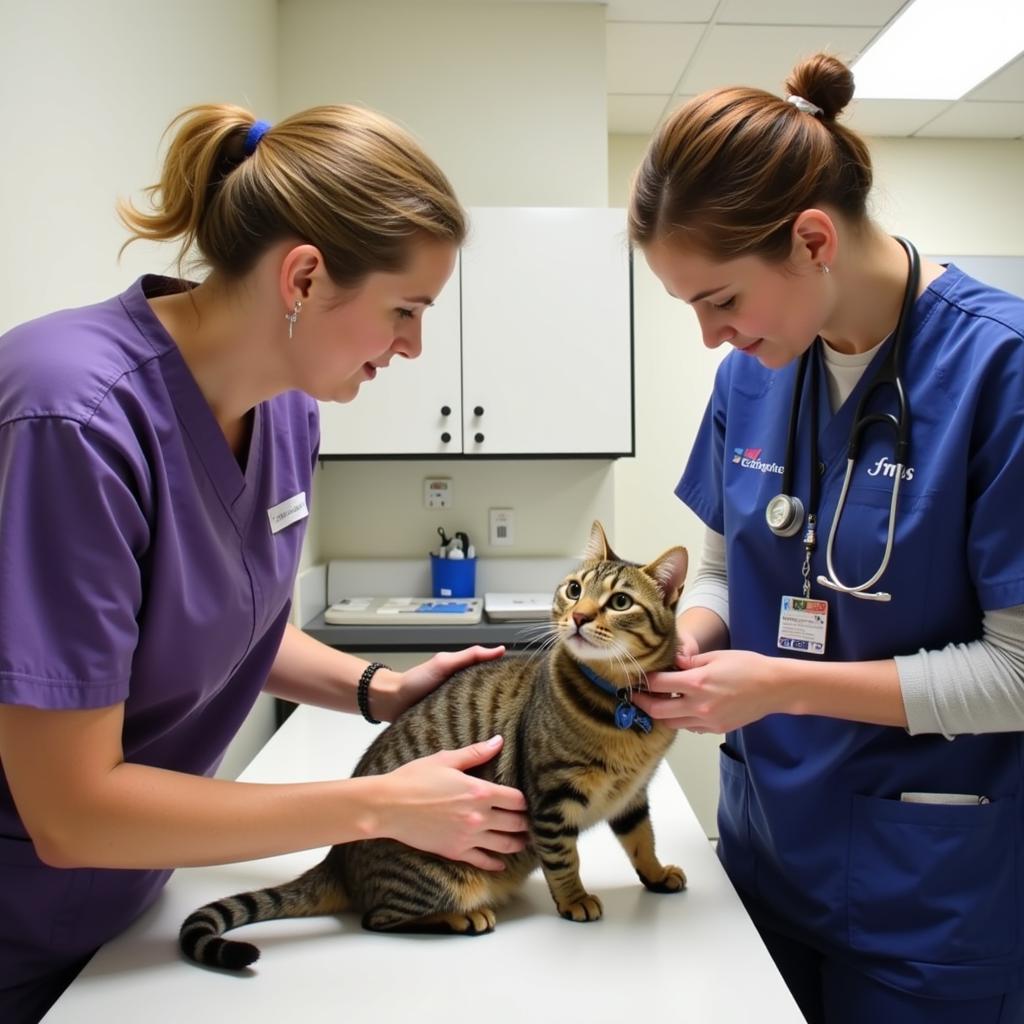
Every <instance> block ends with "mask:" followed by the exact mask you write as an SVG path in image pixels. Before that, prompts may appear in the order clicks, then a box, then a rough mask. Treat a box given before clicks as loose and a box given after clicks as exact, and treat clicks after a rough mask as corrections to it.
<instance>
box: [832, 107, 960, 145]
mask: <svg viewBox="0 0 1024 1024" xmlns="http://www.w3.org/2000/svg"><path fill="white" fill-rule="evenodd" d="M948 106H949V100H858V99H854V101H853V103H851V104H850V106H849V108H848V109H847V111H846V113H845V114H844V115H843V116H842V118H841V122H842V123H843V124H845V125H847V126H848V127H850V128H852V129H853V130H854V131H857V132H860V133H861V134H862V135H898V136H908V135H912V134H913V133H914V132H916V131H917V129H918V128H921V127H922V126H924V125H926V124H927V123H928V122H929V121H930V120H931V119H932V118H933V117H936V116H937V115H938V114H941V113H942V111H944V110H945V109H946V108H947V107H948Z"/></svg>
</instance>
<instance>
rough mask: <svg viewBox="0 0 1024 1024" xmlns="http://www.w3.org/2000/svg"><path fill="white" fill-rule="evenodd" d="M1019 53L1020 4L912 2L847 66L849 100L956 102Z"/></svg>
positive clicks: (1008, 0) (1022, 32)
mask: <svg viewBox="0 0 1024 1024" xmlns="http://www.w3.org/2000/svg"><path fill="white" fill-rule="evenodd" d="M1022 50H1024V2H1022V0H916V2H914V3H911V4H908V5H907V6H906V7H905V8H904V9H903V11H902V12H901V13H900V15H899V17H898V18H896V20H895V21H894V22H893V23H892V24H891V25H890V26H889V27H888V28H887V29H886V30H885V31H884V32H883V33H882V35H880V36H879V37H878V39H876V40H875V42H874V43H873V44H872V45H871V46H870V47H869V48H868V49H867V50H866V51H865V52H864V55H863V56H862V57H861V58H860V59H859V60H858V61H857V62H856V63H855V64H854V65H853V74H854V80H855V83H856V92H855V96H856V97H857V98H858V99H905V100H958V99H960V97H961V96H963V95H964V94H965V93H967V92H970V90H971V89H973V88H974V87H975V86H976V85H977V84H978V83H979V82H983V81H984V80H985V79H986V78H988V77H989V76H990V75H993V74H995V72H996V71H998V70H999V69H1000V68H1001V67H1003V65H1005V64H1007V63H1009V62H1010V61H1011V60H1013V58H1014V57H1016V56H1017V54H1019V53H1020V52H1021V51H1022Z"/></svg>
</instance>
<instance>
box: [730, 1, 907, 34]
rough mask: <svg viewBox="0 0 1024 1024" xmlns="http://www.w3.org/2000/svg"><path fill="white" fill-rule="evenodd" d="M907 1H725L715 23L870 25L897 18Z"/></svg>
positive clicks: (881, 23)
mask: <svg viewBox="0 0 1024 1024" xmlns="http://www.w3.org/2000/svg"><path fill="white" fill-rule="evenodd" d="M904 2H905V0H859V2H858V3H856V4H851V3H849V0H772V2H771V3H767V4H766V3H765V2H764V0H724V3H723V4H722V6H721V8H720V9H719V12H718V17H717V19H716V21H717V22H718V23H719V24H720V25H721V24H725V23H742V24H745V25H870V26H874V27H879V26H881V25H885V24H887V23H888V22H889V20H890V19H892V18H893V17H895V15H896V13H897V11H899V9H900V8H901V7H902V6H903V4H904Z"/></svg>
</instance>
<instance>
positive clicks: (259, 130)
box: [243, 121, 270, 156]
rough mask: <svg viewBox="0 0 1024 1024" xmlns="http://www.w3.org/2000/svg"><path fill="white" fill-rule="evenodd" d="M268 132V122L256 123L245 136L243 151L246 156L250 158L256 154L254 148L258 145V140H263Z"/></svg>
mask: <svg viewBox="0 0 1024 1024" xmlns="http://www.w3.org/2000/svg"><path fill="white" fill-rule="evenodd" d="M268 131H270V122H269V121H257V122H256V123H255V124H254V125H253V126H252V127H251V128H250V129H249V130H248V131H247V132H246V134H245V146H244V147H243V148H244V150H245V155H246V156H252V155H253V153H255V152H256V147H257V146H258V145H259V144H260V139H262V138H263V136H264V135H266V134H267V132H268Z"/></svg>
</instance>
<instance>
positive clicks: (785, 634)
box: [778, 597, 828, 654]
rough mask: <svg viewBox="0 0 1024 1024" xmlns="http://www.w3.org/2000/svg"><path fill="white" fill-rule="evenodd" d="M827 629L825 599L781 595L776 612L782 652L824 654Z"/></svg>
mask: <svg viewBox="0 0 1024 1024" xmlns="http://www.w3.org/2000/svg"><path fill="white" fill-rule="evenodd" d="M827 631H828V601H821V600H819V599H817V598H809V597H783V599H782V608H781V609H780V611H779V639H778V646H779V647H780V648H782V650H784V651H802V652H803V653H804V654H824V653H825V634H826V632H827Z"/></svg>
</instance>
